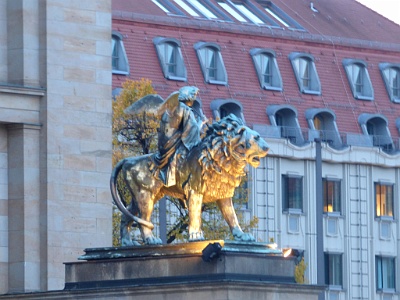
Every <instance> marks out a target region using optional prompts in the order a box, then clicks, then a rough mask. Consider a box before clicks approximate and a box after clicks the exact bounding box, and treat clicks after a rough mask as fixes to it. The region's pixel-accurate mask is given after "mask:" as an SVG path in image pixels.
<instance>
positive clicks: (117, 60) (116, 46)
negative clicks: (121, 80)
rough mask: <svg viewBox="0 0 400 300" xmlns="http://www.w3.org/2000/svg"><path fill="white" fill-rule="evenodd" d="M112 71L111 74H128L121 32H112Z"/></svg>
mask: <svg viewBox="0 0 400 300" xmlns="http://www.w3.org/2000/svg"><path fill="white" fill-rule="evenodd" d="M111 51H112V72H113V74H123V75H128V74H129V64H128V58H127V56H126V52H125V47H124V43H123V42H122V34H120V33H119V32H116V31H113V32H112V43H111Z"/></svg>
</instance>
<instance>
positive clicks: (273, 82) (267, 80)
mask: <svg viewBox="0 0 400 300" xmlns="http://www.w3.org/2000/svg"><path fill="white" fill-rule="evenodd" d="M250 55H251V58H252V59H253V63H254V68H255V70H256V73H257V77H258V81H259V82H260V86H261V87H262V88H263V89H266V90H277V91H281V90H282V77H281V73H280V72H279V68H278V64H277V62H276V58H275V52H274V51H272V50H268V49H259V48H253V49H251V50H250Z"/></svg>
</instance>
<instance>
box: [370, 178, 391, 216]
mask: <svg viewBox="0 0 400 300" xmlns="http://www.w3.org/2000/svg"><path fill="white" fill-rule="evenodd" d="M378 187H379V191H381V193H379V194H378ZM383 187H385V189H386V192H385V193H384V195H385V200H384V202H385V203H384V204H382V199H380V200H379V203H378V195H382V188H383ZM389 187H390V189H391V191H390V193H389V191H388V188H389ZM394 191H395V189H394V183H389V182H383V181H375V182H374V198H375V201H374V204H375V218H378V219H380V218H384V219H390V218H391V219H394V217H395V214H394V212H395V209H394ZM388 194H389V197H390V198H391V199H388ZM387 202H391V203H390V205H388V204H387ZM382 205H385V208H383V207H382ZM388 206H390V208H391V212H390V213H391V215H390V214H388V208H387V207H388ZM382 209H383V210H385V214H382V213H381V212H382Z"/></svg>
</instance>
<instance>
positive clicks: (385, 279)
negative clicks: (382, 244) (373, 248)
mask: <svg viewBox="0 0 400 300" xmlns="http://www.w3.org/2000/svg"><path fill="white" fill-rule="evenodd" d="M375 268H376V289H377V290H378V291H394V290H395V289H396V285H395V274H396V268H395V258H393V257H384V256H376V257H375Z"/></svg>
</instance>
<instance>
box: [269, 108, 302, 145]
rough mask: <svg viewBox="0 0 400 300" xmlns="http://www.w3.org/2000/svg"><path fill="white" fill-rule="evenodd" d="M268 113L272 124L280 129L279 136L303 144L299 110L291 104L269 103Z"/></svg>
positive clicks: (296, 143) (293, 142)
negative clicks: (298, 116) (298, 115)
mask: <svg viewBox="0 0 400 300" xmlns="http://www.w3.org/2000/svg"><path fill="white" fill-rule="evenodd" d="M267 115H268V117H269V120H270V122H271V124H272V126H276V127H277V128H278V129H279V134H280V135H279V136H280V137H281V138H286V139H288V140H289V141H290V142H291V143H292V144H295V145H298V146H299V145H303V144H304V138H303V135H302V133H301V129H300V125H299V121H298V119H297V110H296V109H295V108H294V107H292V106H290V105H269V106H268V107H267Z"/></svg>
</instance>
